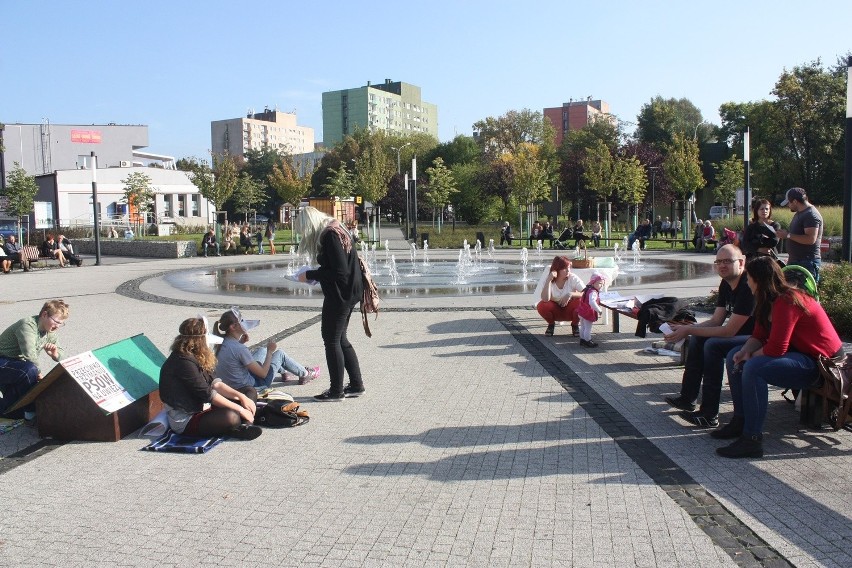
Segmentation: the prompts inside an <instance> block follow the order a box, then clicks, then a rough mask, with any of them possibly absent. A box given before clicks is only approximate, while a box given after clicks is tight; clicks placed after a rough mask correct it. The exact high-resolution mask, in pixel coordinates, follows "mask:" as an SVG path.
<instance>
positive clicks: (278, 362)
mask: <svg viewBox="0 0 852 568" xmlns="http://www.w3.org/2000/svg"><path fill="white" fill-rule="evenodd" d="M251 354H252V357H254V360H255V361H257V363H258V364H259V365H260V366H261V367H262V366H263V363H264V361H266V347H258V348H257V349H255V350H254V351H252V352H251ZM286 360H287V354H286V353H284V352H283V351H281V350H280V349H276V350H275V351H273V352H272V361H271V362H270V363H269V371H268V372H267V373H266V376H265V377H254V388H256V389H264V388H268V387H269V385H271V384H272V381H273V380H275V375H277V374H278V372H279V371H281V369H282V367H283V368H286V365H285V364H284V362H285V361H286ZM291 361H292V360H291ZM299 367H300V368H301V369H302V370H303V371H304V367H302V366H301V365H299ZM287 370H288V371H289V370H290V369H287ZM290 372H291V373H292V372H293V371H290ZM252 376H254V375H252ZM299 376H300V377H301V376H302V375H299Z"/></svg>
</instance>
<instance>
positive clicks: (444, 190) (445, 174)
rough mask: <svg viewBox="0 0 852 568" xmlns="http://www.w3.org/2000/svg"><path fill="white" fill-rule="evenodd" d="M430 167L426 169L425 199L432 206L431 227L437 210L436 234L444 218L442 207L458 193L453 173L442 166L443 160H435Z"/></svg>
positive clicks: (439, 230)
mask: <svg viewBox="0 0 852 568" xmlns="http://www.w3.org/2000/svg"><path fill="white" fill-rule="evenodd" d="M432 164H433V165H432V167H430V168H426V175H427V176H428V177H429V182H428V183H427V185H426V191H425V197H426V200H427V201H428V202H429V203H430V204H431V205H432V226H433V227H434V226H435V210H436V209H439V211H440V215H439V216H438V233H440V232H441V221H442V220H443V218H444V206H445V205H446V204H447V203H450V199H451V198H452V197H453V195H455V194H456V193H458V191H459V190H458V188H457V187H456V182H455V179H453V172H452V170H450V169H449V168H447V167H446V166H445V165H444V160H443V159H442V158H440V157H438V158H435V161H434V162H433V163H432Z"/></svg>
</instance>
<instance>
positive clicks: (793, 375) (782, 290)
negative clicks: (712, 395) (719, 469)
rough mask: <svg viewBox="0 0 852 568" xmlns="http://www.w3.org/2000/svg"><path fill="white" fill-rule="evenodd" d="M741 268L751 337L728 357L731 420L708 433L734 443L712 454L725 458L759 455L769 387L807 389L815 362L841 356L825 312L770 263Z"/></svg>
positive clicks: (816, 376)
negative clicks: (750, 306)
mask: <svg viewBox="0 0 852 568" xmlns="http://www.w3.org/2000/svg"><path fill="white" fill-rule="evenodd" d="M745 269H746V274H747V275H748V286H749V288H751V291H752V293H753V294H754V300H755V308H754V318H755V326H754V332H753V333H752V335H751V337H750V338H749V339H748V340H747V341H746V342H745V344H744V345H743V346H742V348H738V349H733V350H732V351H731V352H730V353H728V358H727V362H726V364H727V369H728V381H729V382H730V384H731V397H732V398H733V402H734V417H733V419H732V420H731V422H730V423H729V424H727V425H725V426H723V427H722V428H719V429H718V430H715V431H713V432H711V434H710V435H711V436H713V437H714V438H719V439H729V438H739V439H738V440H737V441H736V442H734V443H733V444H731V445H730V446H725V447H723V448H718V449H717V450H716V453H717V454H719V455H720V456H723V457H726V458H744V457H761V456H763V423H764V421H765V420H766V409H767V406H768V404H769V403H768V399H769V388H768V385H776V386H779V387H784V388H790V389H806V388H808V387H811V386H813V385H814V384H815V383H817V382H818V381H819V380H820V376H819V369H818V368H817V362H816V360H817V358H818V357H819V356H820V355H823V356H825V357H833V356H836V355H839V354H841V353H842V351H843V344H842V342H841V341H840V338H839V337H838V336H837V332H836V331H835V330H834V327H833V326H832V325H831V321H829V319H828V316H827V315H826V313H825V310H823V309H822V306H821V305H820V304H819V302H817V301H816V300H814V299H813V298H812V297H810V296H808V295H807V294H805V293H804V292H802V291H801V290H799V289H797V288H793V287H792V286H790V285H788V284H787V283H786V281H785V280H784V276H783V273H782V272H781V269H780V268H779V266H778V263H777V262H775V260H774V259H772V258H771V257H768V256H761V257H757V258H755V259H753V260H752V261H750V262H749V263H748V264H747V265H746V268H745Z"/></svg>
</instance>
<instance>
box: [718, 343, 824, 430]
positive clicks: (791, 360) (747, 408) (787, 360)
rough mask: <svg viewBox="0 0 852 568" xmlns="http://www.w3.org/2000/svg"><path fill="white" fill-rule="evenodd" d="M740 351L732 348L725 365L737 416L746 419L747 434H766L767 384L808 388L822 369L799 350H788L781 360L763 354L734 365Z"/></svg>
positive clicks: (817, 378) (789, 387)
mask: <svg viewBox="0 0 852 568" xmlns="http://www.w3.org/2000/svg"><path fill="white" fill-rule="evenodd" d="M738 351H739V348H738V347H736V348H734V349H731V352H730V353H728V357H727V359H726V362H725V365H726V367H727V369H728V381H729V382H730V383H731V398H733V400H734V416H742V417H743V418H744V419H745V424H744V426H743V434H744V435H749V436H751V435H757V434H763V423H764V422H765V421H766V409H767V407H768V405H769V387H768V385H775V386H779V387H784V388H788V389H806V388H808V387H810V386H812V385H813V384H814V383H816V382H817V381H818V380H819V369H818V368H817V364H816V360H815V359H814V358H813V357H810V356H808V355H805V354H804V353H799V352H796V351H788V352H787V353H786V354H784V355H782V356H781V357H769V356H767V355H760V356H758V357H752V358H751V359H749V360H748V361H746V362H745V364H740V365H734V355H735V354H736V353H737V352H738Z"/></svg>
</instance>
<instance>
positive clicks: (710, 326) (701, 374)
mask: <svg viewBox="0 0 852 568" xmlns="http://www.w3.org/2000/svg"><path fill="white" fill-rule="evenodd" d="M713 264H714V265H715V266H716V270H717V272H718V273H719V276H721V277H722V281H721V282H720V283H719V295H718V298H717V300H716V309H715V310H714V311H713V315H712V316H710V319H708V320H706V321H703V322H701V323H698V324H694V325H676V324H671V327H672V328H673V330H674V331H673V332H672V333H670V334H669V335H666V341H669V342H673V343H674V342H678V341H680V340H681V339H685V338H686V337H689V343H688V347H687V349H688V351H687V356H686V368H685V369H684V371H683V378H682V380H681V387H680V395H678V396H677V397H673V396H667V397H666V402H668V403H669V404H670V405H672V406H674V407H675V408H679V409H680V410H682V412H681V413H680V417H681V418H683V419H684V420H686V421H687V422H689V423H690V424H693V425H695V426H700V427H703V428H715V427H717V426H718V425H719V399H720V397H721V394H722V378H723V371H724V368H725V357H726V356H727V354H728V352H729V351H730V350H731V349H733V348H734V347H738V346H740V345H742V344H744V343H745V342H746V340H747V339H748V338H749V336H751V332H752V329H753V328H754V318H753V317H752V310H754V297H753V296H752V293H751V289H750V288H749V287H748V284H747V282H746V277H745V274H744V270H743V269H744V267H745V256H744V255H743V253H742V251H740V249H739V248H738V247H736V246H735V245H730V244H729V245H725V246H723V247H721V248H720V249H719V251H718V252H717V253H716V260H715V261H714V262H713ZM726 320H727V321H726ZM702 382H703V383H704V387H703V389H702V388H701V384H702ZM699 390H701V391H702V396H701V407H700V408H699V409H698V410H697V411H696V410H695V401H696V400H697V399H698V392H699Z"/></svg>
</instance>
